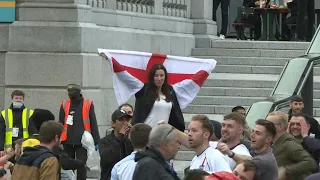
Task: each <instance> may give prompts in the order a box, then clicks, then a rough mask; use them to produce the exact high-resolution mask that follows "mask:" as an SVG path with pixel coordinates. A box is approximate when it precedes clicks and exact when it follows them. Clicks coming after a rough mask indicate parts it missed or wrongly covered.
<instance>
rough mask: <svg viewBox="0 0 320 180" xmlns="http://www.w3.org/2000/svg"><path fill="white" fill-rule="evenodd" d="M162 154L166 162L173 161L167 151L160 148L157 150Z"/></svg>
mask: <svg viewBox="0 0 320 180" xmlns="http://www.w3.org/2000/svg"><path fill="white" fill-rule="evenodd" d="M157 150H158V151H159V152H160V154H161V155H162V156H163V158H164V159H165V160H166V161H170V160H171V157H169V156H168V155H167V153H166V151H164V150H162V148H158V149H157Z"/></svg>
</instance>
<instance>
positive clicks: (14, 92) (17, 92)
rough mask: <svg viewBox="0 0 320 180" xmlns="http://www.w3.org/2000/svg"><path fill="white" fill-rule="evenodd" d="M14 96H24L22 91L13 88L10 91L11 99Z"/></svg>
mask: <svg viewBox="0 0 320 180" xmlns="http://www.w3.org/2000/svg"><path fill="white" fill-rule="evenodd" d="M14 96H22V97H23V98H24V96H25V94H24V92H23V91H20V90H14V91H13V92H12V93H11V99H12V98H13V97H14Z"/></svg>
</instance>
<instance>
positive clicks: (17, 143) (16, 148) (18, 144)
mask: <svg viewBox="0 0 320 180" xmlns="http://www.w3.org/2000/svg"><path fill="white" fill-rule="evenodd" d="M25 140H26V139H25V138H21V139H17V140H16V141H15V142H14V143H15V146H14V155H15V156H16V157H17V158H18V157H20V155H21V154H22V143H23V141H25Z"/></svg>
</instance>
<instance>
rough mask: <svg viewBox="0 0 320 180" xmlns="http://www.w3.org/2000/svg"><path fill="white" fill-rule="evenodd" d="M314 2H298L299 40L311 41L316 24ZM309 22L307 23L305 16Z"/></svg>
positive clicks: (310, 0) (309, 0)
mask: <svg viewBox="0 0 320 180" xmlns="http://www.w3.org/2000/svg"><path fill="white" fill-rule="evenodd" d="M314 8H315V5H314V0H297V11H298V12H297V36H298V39H305V38H306V39H307V40H309V41H310V40H311V38H312V36H313V31H314V23H315V10H314ZM306 15H307V17H308V20H307V22H306V23H305V16H306Z"/></svg>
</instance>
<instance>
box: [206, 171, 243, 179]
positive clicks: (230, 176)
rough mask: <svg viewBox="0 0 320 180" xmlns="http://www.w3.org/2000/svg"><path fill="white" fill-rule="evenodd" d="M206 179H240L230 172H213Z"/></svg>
mask: <svg viewBox="0 0 320 180" xmlns="http://www.w3.org/2000/svg"><path fill="white" fill-rule="evenodd" d="M206 180H240V179H239V178H238V177H237V176H236V175H234V174H233V173H230V172H217V173H213V174H211V175H210V176H208V177H207V178H206Z"/></svg>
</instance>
